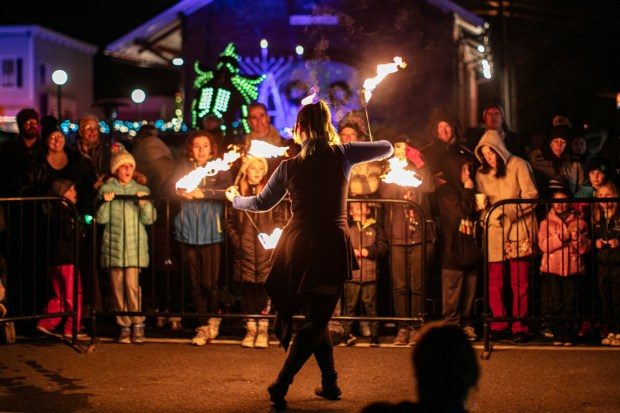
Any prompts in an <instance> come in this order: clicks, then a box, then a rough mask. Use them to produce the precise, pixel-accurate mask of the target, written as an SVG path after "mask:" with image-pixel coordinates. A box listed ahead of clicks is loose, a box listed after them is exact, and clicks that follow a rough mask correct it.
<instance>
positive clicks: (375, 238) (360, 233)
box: [349, 218, 388, 283]
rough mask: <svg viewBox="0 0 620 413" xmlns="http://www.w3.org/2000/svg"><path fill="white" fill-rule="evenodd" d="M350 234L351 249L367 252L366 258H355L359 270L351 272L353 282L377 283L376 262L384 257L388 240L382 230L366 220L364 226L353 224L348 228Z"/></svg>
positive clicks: (374, 223) (372, 221) (375, 223)
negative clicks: (365, 250)
mask: <svg viewBox="0 0 620 413" xmlns="http://www.w3.org/2000/svg"><path fill="white" fill-rule="evenodd" d="M349 231H350V232H351V244H353V248H355V249H357V250H360V251H361V250H362V248H366V249H367V250H368V256H367V257H357V261H358V263H359V267H360V269H359V270H353V278H352V279H351V281H354V282H358V283H359V282H362V283H364V282H374V281H377V260H379V259H380V258H381V257H382V256H384V255H385V254H386V253H387V251H388V240H387V237H386V236H385V232H384V231H383V228H381V226H380V225H379V224H377V222H376V221H375V220H374V219H372V218H368V219H367V220H366V221H365V222H364V224H362V223H361V222H354V223H353V224H352V225H351V226H349Z"/></svg>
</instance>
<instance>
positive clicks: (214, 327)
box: [209, 318, 222, 340]
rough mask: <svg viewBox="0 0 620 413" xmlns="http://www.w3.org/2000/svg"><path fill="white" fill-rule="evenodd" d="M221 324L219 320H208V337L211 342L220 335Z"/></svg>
mask: <svg viewBox="0 0 620 413" xmlns="http://www.w3.org/2000/svg"><path fill="white" fill-rule="evenodd" d="M221 322H222V319H221V318H210V319H209V337H211V340H213V339H215V338H217V336H219V335H220V323H221Z"/></svg>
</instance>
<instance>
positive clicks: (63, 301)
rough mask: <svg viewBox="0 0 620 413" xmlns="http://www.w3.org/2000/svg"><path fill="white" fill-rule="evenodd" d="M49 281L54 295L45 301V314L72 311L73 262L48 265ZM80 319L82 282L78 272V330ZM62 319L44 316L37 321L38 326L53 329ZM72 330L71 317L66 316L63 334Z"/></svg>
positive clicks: (69, 333) (68, 333)
mask: <svg viewBox="0 0 620 413" xmlns="http://www.w3.org/2000/svg"><path fill="white" fill-rule="evenodd" d="M49 275H50V282H51V283H52V289H53V290H54V297H53V298H52V299H51V300H50V301H49V302H48V303H47V307H46V308H45V313H46V314H51V313H61V312H65V311H73V308H74V307H73V264H68V265H59V266H55V267H50V269H49ZM81 320H82V283H81V280H80V274H79V272H78V301H77V322H78V331H79V330H80V328H81V324H82V323H81ZM61 321H62V319H61V318H60V317H55V318H44V319H42V320H40V321H39V324H38V325H39V326H41V327H43V328H46V329H48V330H53V329H55V328H56V327H57V326H58V325H59V324H60V322H61ZM72 330H73V318H72V317H67V321H66V322H65V325H64V330H63V332H64V335H66V336H68V335H71V332H72Z"/></svg>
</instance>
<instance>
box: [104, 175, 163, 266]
mask: <svg viewBox="0 0 620 413" xmlns="http://www.w3.org/2000/svg"><path fill="white" fill-rule="evenodd" d="M106 192H114V194H116V195H135V194H136V193H138V192H146V193H147V194H150V191H149V188H147V187H146V186H144V185H140V184H139V183H137V182H136V181H135V180H133V179H132V180H131V181H129V182H128V183H127V184H125V185H122V184H121V183H120V182H119V181H118V179H116V178H110V179H108V181H107V182H106V183H105V184H104V185H103V186H102V187H101V189H99V200H102V199H103V194H105V193H106ZM155 218H156V213H155V208H154V207H153V203H152V202H151V201H146V203H145V204H144V205H143V206H139V205H138V203H137V202H136V201H133V200H131V201H128V200H117V199H113V200H112V201H110V202H103V203H102V204H101V206H100V207H99V209H98V210H97V223H99V224H104V225H105V229H104V231H103V241H102V243H101V266H102V267H104V268H110V267H120V268H127V267H139V268H146V267H148V266H149V238H148V236H147V233H146V229H145V228H144V226H145V225H151V224H152V223H153V222H155Z"/></svg>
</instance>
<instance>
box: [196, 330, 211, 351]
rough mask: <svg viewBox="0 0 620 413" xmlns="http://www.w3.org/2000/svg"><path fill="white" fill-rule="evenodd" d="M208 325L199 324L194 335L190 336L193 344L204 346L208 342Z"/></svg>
mask: <svg viewBox="0 0 620 413" xmlns="http://www.w3.org/2000/svg"><path fill="white" fill-rule="evenodd" d="M210 339H211V338H210V337H209V326H200V327H198V328H197V329H196V335H195V336H194V338H192V344H193V345H194V346H204V345H206V344H207V342H209V340H210Z"/></svg>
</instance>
